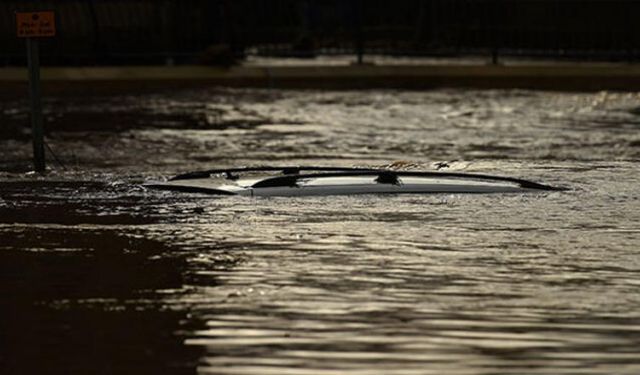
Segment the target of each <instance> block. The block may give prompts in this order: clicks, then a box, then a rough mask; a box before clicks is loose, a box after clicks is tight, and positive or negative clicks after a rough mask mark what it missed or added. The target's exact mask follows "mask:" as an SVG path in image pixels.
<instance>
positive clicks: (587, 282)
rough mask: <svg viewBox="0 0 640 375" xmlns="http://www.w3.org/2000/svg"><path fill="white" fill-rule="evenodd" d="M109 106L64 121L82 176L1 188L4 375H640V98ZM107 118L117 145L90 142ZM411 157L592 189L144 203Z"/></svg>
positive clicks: (88, 107)
mask: <svg viewBox="0 0 640 375" xmlns="http://www.w3.org/2000/svg"><path fill="white" fill-rule="evenodd" d="M103 100H104V103H103V102H100V101H98V100H97V99H96V100H95V101H94V100H93V99H91V98H89V99H86V98H85V99H72V100H66V101H64V105H60V109H59V110H57V112H56V115H55V116H54V115H52V116H54V117H56V116H57V117H56V119H54V120H52V123H51V124H52V127H53V125H54V124H56V123H57V121H58V122H59V123H60V124H62V123H64V124H65V125H64V126H61V129H59V130H58V131H55V132H54V133H53V134H54V135H55V136H53V135H52V137H51V144H52V146H53V147H54V148H55V149H57V150H59V153H60V154H61V155H60V156H61V158H62V159H63V160H64V161H66V162H67V163H69V168H70V170H69V171H66V172H64V171H57V172H54V173H51V174H49V176H48V177H47V178H39V177H35V176H30V175H24V174H21V173H16V172H12V173H5V174H3V175H2V180H1V181H0V192H1V195H0V258H1V259H0V281H2V282H0V294H1V295H2V297H4V298H3V299H4V300H5V301H6V302H5V306H4V308H3V309H2V310H1V312H0V328H1V329H0V332H4V334H3V335H2V338H1V339H0V340H2V341H3V345H2V348H4V349H3V350H2V351H1V352H0V368H1V369H2V372H3V373H9V374H13V373H15V374H19V373H29V372H32V373H41V372H45V373H46V372H49V373H60V374H62V373H70V372H83V373H84V372H90V373H95V372H99V373H114V372H116V373H119V372H137V373H158V372H162V373H193V372H195V371H196V368H197V369H198V370H199V371H200V372H203V373H212V374H268V373H274V374H281V373H295V374H305V373H306V374H375V373H385V374H394V373H396V374H410V373H416V374H431V373H433V374H441V373H451V374H496V373H504V374H516V373H517V374H611V373H629V374H633V373H637V372H638V371H640V360H639V359H638V358H640V352H639V350H638V348H640V313H639V311H640V297H639V294H638V293H637V288H638V286H639V285H640V277H639V276H638V275H639V274H640V273H639V272H638V271H640V260H639V259H640V258H638V250H637V248H638V246H637V245H638V243H640V226H639V225H638V223H639V222H640V202H639V200H638V194H637V186H639V185H640V181H639V180H640V176H639V175H638V173H637V171H636V169H637V168H636V163H637V160H638V155H639V148H638V144H639V143H638V142H639V140H640V138H638V137H639V136H638V134H637V127H638V121H637V110H636V108H637V106H638V105H637V96H636V95H635V94H610V93H600V94H556V93H554V94H551V93H535V92H526V91H486V92H485V91H483V92H463V91H432V92H387V91H380V92H366V93H365V92H313V91H304V92H289V91H283V92H279V91H256V90H228V91H226V90H225V91H223V90H215V91H198V92H178V93H171V94H158V95H146V96H140V97H109V98H107V99H104V98H103ZM53 104H60V103H58V102H56V99H55V98H54V99H53V102H52V103H50V105H53ZM13 105H16V106H17V105H18V104H17V103H13V104H12V103H6V102H5V103H3V106H5V110H4V111H3V112H2V113H3V114H2V115H1V116H4V119H5V120H7V119H8V120H7V121H8V122H7V123H9V124H10V123H12V122H11V121H14V122H15V123H16V124H17V123H18V120H17V119H18V118H19V115H20V113H19V112H16V111H11V110H9V109H10V107H11V106H13ZM87 111H88V112H90V113H92V115H91V116H92V117H91V116H90V117H89V118H99V119H100V121H103V123H99V124H94V126H96V127H98V128H94V129H91V130H96V132H92V133H86V132H84V130H81V122H80V120H79V119H82V118H85V117H84V116H85V115H84V113H85V112H87ZM99 114H100V115H99ZM65 118H67V119H73V121H71V120H68V121H67V120H64V119H65ZM106 118H111V120H110V121H111V122H117V121H121V122H120V123H118V124H117V126H116V128H117V129H116V130H117V131H115V132H114V131H112V130H113V129H112V128H111V127H110V126H109V123H110V122H109V121H107V120H106ZM12 119H13V120H12ZM74 124H77V127H74ZM100 124H102V125H100ZM16 126H17V125H16ZM52 132H53V130H52ZM2 142H3V149H4V150H6V151H3V152H2V153H3V156H4V158H3V161H2V165H3V166H4V169H5V170H13V171H19V170H20V169H21V168H23V167H22V165H23V163H28V157H27V156H26V155H28V152H29V150H28V149H26V150H23V148H24V147H23V146H24V144H23V143H21V142H23V141H20V138H19V137H14V138H13V139H8V140H5V141H2ZM105 145H108V147H105ZM95 150H101V151H100V152H101V153H100V154H95ZM395 160H402V161H406V162H407V163H408V164H406V163H405V166H406V167H418V168H421V169H433V168H434V165H435V164H434V163H436V162H438V161H443V160H446V161H448V164H449V165H450V167H449V170H456V171H458V170H459V171H462V170H464V171H470V172H482V173H497V174H502V175H508V176H514V177H526V178H530V179H533V180H536V181H541V182H546V183H550V184H557V185H561V186H567V187H570V188H571V189H572V190H571V191H569V192H549V193H542V194H528V195H519V194H516V195H500V194H496V195H447V194H444V195H431V196H418V195H407V196H357V197H308V198H270V199H260V198H253V199H248V198H242V197H210V196H203V195H198V194H178V193H169V192H156V191H146V190H144V189H142V188H140V187H139V186H138V184H139V183H140V182H142V181H144V180H146V179H150V178H156V177H158V176H159V175H163V174H173V173H175V172H178V171H186V170H189V169H204V168H209V167H213V166H230V165H242V164H248V165H255V164H264V163H267V162H270V163H277V164H320V165H330V164H336V165H345V166H352V165H368V166H382V165H386V164H388V163H390V162H393V161H395ZM54 166H55V165H54ZM5 343H6V345H5Z"/></svg>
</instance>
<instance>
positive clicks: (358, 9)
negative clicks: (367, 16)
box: [354, 0, 364, 65]
mask: <svg viewBox="0 0 640 375" xmlns="http://www.w3.org/2000/svg"><path fill="white" fill-rule="evenodd" d="M354 6H355V9H354V14H355V26H356V33H355V34H356V35H355V37H356V38H355V39H356V40H355V45H356V56H357V61H358V65H360V64H362V63H363V55H364V30H363V19H362V18H363V14H362V13H363V4H362V0H354Z"/></svg>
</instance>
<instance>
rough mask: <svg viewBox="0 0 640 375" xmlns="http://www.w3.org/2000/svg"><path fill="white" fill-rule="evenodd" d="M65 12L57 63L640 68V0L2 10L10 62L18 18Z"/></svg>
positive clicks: (25, 0) (239, 0)
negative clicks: (568, 62) (402, 59)
mask: <svg viewBox="0 0 640 375" xmlns="http://www.w3.org/2000/svg"><path fill="white" fill-rule="evenodd" d="M35 9H54V10H56V12H57V17H58V19H57V23H58V36H57V37H56V38H53V39H51V40H47V41H46V42H45V43H43V56H44V60H45V63H49V64H119V63H123V64H125V63H126V64H131V63H164V62H167V61H173V62H176V63H182V62H185V63H186V62H204V63H207V62H208V63H225V62H230V61H231V60H232V59H233V58H240V57H243V56H246V55H268V56H297V57H310V56H316V55H331V54H352V53H353V54H360V55H362V54H381V55H394V56H401V55H404V56H441V55H450V56H458V55H481V54H482V55H484V54H493V55H497V54H500V55H515V56H524V57H548V58H565V57H572V58H581V59H604V60H621V59H623V60H637V59H638V58H639V57H640V48H639V46H640V22H637V20H636V15H638V14H640V1H636V0H366V1H365V0H55V1H31V0H22V1H2V3H0V46H1V48H0V64H2V63H4V64H22V63H23V62H24V45H23V43H22V41H21V40H18V39H17V38H16V37H15V21H14V15H13V12H14V11H16V10H35Z"/></svg>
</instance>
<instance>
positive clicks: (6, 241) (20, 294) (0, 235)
mask: <svg viewBox="0 0 640 375" xmlns="http://www.w3.org/2000/svg"><path fill="white" fill-rule="evenodd" d="M0 243H1V244H2V246H1V248H0V297H1V298H2V300H3V301H5V305H4V307H3V308H2V309H1V310H0V327H1V328H0V331H1V332H2V335H1V338H0V340H2V344H1V345H0V346H1V347H2V348H3V350H2V352H1V353H2V354H1V355H0V373H3V374H30V373H56V374H70V373H78V374H81V373H92V374H113V373H132V372H133V373H138V374H141V373H166V372H167V371H169V370H170V371H171V373H180V374H182V373H184V374H188V373H193V372H194V370H193V369H194V368H195V365H196V362H197V360H198V358H199V355H200V354H199V351H198V350H197V349H196V348H194V347H190V346H184V345H183V338H182V337H181V334H180V332H182V331H183V330H185V329H188V328H189V327H188V324H192V323H187V321H188V319H187V318H188V311H186V310H185V309H182V308H171V306H169V305H167V303H166V302H165V301H164V300H163V299H164V298H165V295H166V294H167V293H174V294H175V293H183V292H182V289H183V275H184V268H185V259H184V257H183V256H181V255H180V254H176V253H175V251H174V252H172V251H171V249H170V248H168V247H166V246H164V245H163V244H161V243H159V242H156V241H152V240H147V239H142V238H135V237H132V236H130V235H123V234H121V233H118V231H117V230H82V229H81V230H78V228H73V227H68V228H34V227H23V228H19V227H13V228H9V229H8V230H7V229H5V230H3V231H1V232H0ZM170 253H171V254H172V255H169V254H170ZM162 291H164V293H162Z"/></svg>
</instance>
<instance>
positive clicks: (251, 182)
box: [144, 166, 565, 197]
mask: <svg viewBox="0 0 640 375" xmlns="http://www.w3.org/2000/svg"><path fill="white" fill-rule="evenodd" d="M144 186H145V187H148V188H154V189H162V190H171V191H183V192H197V193H206V194H215V195H243V196H265V197H270V196H287V197H288V196H318V195H352V194H433V193H524V192H542V191H558V190H565V189H564V188H559V187H554V186H549V185H544V184H540V183H537V182H533V181H528V180H523V179H519V178H512V177H501V176H493V175H486V174H473V173H455V172H436V171H413V170H411V171H398V170H390V169H370V168H341V167H300V166H296V167H243V168H230V169H212V170H207V171H197V172H190V173H185V174H181V175H178V176H175V177H172V178H171V179H169V180H168V181H165V182H148V183H146V184H144Z"/></svg>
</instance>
